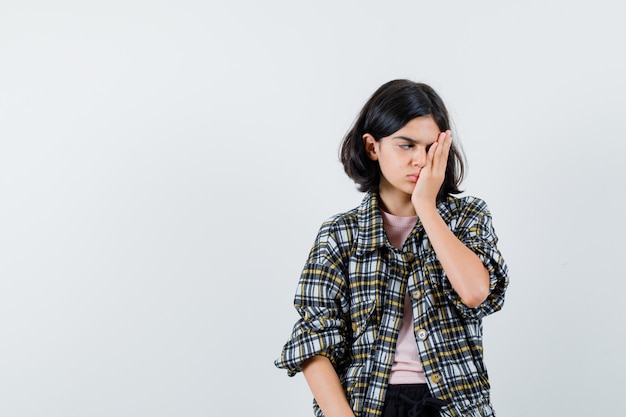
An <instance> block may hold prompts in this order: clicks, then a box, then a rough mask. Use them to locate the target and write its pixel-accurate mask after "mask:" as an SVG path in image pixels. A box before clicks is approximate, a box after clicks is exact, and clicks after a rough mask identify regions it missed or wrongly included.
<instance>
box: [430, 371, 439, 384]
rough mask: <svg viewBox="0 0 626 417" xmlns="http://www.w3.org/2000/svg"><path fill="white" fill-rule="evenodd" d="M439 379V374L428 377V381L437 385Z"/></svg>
mask: <svg viewBox="0 0 626 417" xmlns="http://www.w3.org/2000/svg"><path fill="white" fill-rule="evenodd" d="M441 378H442V377H441V374H440V373H439V372H435V373H434V374H432V375H431V376H430V380H431V381H432V382H434V383H435V384H438V383H439V382H441Z"/></svg>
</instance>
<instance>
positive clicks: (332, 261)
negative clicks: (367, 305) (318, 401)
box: [274, 226, 348, 376]
mask: <svg viewBox="0 0 626 417" xmlns="http://www.w3.org/2000/svg"><path fill="white" fill-rule="evenodd" d="M340 254H341V251H339V250H338V248H337V245H336V243H335V241H334V240H333V239H332V237H331V236H330V235H329V233H328V228H327V227H324V226H323V227H322V229H321V230H320V233H319V234H318V238H317V240H316V242H315V245H314V246H313V249H312V250H311V253H310V255H309V259H308V261H307V263H306V265H305V266H304V268H303V270H302V274H301V276H300V279H299V282H298V287H297V289H296V295H295V297H294V306H295V308H296V310H297V312H298V314H299V315H300V319H299V320H298V321H297V322H296V324H295V325H294V327H293V331H292V333H291V336H290V338H289V339H288V341H287V343H286V344H285V345H284V347H283V350H282V353H281V356H280V358H279V359H277V360H276V361H275V362H274V363H275V365H276V366H277V367H278V368H280V369H286V370H287V372H288V374H289V376H293V375H295V374H296V373H298V372H300V371H301V370H302V364H303V363H304V362H305V361H306V360H307V359H309V358H311V357H313V356H315V355H322V356H325V357H327V358H329V359H330V361H331V362H332V363H333V365H334V366H335V368H337V367H338V366H341V364H342V361H343V358H344V357H345V353H346V344H347V342H346V339H347V338H346V318H345V317H346V311H347V309H348V303H347V300H346V296H345V292H346V281H345V279H344V274H343V272H342V266H341V260H340Z"/></svg>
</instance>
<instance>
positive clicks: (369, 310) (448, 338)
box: [275, 193, 508, 417]
mask: <svg viewBox="0 0 626 417" xmlns="http://www.w3.org/2000/svg"><path fill="white" fill-rule="evenodd" d="M437 210H438V211H439V214H440V215H441V217H442V218H443V220H444V221H445V222H446V224H448V226H449V227H450V229H451V230H452V231H453V232H454V234H455V235H456V236H457V237H458V238H459V239H460V240H461V241H462V242H463V243H464V244H465V245H466V246H467V247H469V248H470V249H472V250H473V251H474V252H475V253H476V254H477V255H478V256H479V257H480V258H481V260H482V261H483V263H484V264H485V266H486V267H487V269H488V270H489V273H490V280H491V291H490V294H489V297H488V298H487V300H486V301H485V302H484V303H482V304H481V305H480V306H478V307H476V308H469V307H467V306H466V305H465V304H463V302H462V301H461V299H460V298H459V297H458V295H457V294H456V293H455V291H454V289H453V288H452V286H451V284H450V282H449V281H448V279H447V278H446V274H445V272H444V270H443V268H442V267H441V264H440V263H439V261H438V260H437V256H436V255H435V252H434V250H433V247H432V246H431V244H430V241H429V239H428V236H427V235H426V233H425V231H424V228H423V227H422V225H421V223H420V221H419V220H418V221H417V224H416V225H415V228H414V229H413V231H412V232H411V233H410V234H409V237H408V238H407V240H406V242H405V243H404V246H403V247H402V249H401V250H398V249H396V248H394V247H393V246H392V245H391V244H390V243H389V242H388V240H387V237H386V235H385V231H384V229H383V223H382V217H381V215H380V212H379V208H378V196H377V194H375V193H367V194H366V195H365V198H364V199H363V201H362V203H361V205H360V206H359V207H357V208H355V209H353V210H351V211H349V212H347V213H343V214H339V215H336V216H334V217H333V218H331V219H329V220H328V221H326V222H324V224H323V225H322V227H321V229H320V231H319V233H318V236H317V239H316V241H315V244H314V245H313V248H312V250H311V252H310V254H309V258H308V260H307V262H306V265H305V267H304V269H303V271H302V275H301V277H300V280H299V283H298V287H297V291H296V295H295V299H294V305H295V307H296V309H297V311H298V313H299V314H300V316H301V318H300V319H299V320H298V322H297V323H296V324H295V326H294V329H293V333H292V335H291V337H290V338H289V340H288V341H287V343H286V344H285V346H284V348H283V351H282V355H281V357H280V358H279V359H277V360H276V362H275V364H276V366H277V367H279V368H281V369H286V370H287V371H288V374H289V375H290V376H293V375H295V374H296V373H297V372H299V371H300V370H301V365H302V363H303V362H304V361H305V360H307V359H308V358H310V357H312V356H314V355H323V356H326V357H328V358H329V359H330V360H331V362H332V363H333V365H334V366H335V369H336V371H337V373H338V375H339V378H340V380H341V383H342V385H343V387H344V389H345V391H346V395H347V397H348V399H349V401H350V404H351V405H352V408H353V410H354V413H355V414H356V416H357V417H374V416H380V415H381V413H382V408H383V405H384V400H385V394H386V391H387V385H388V383H387V381H388V378H389V374H390V371H391V365H392V363H393V356H394V350H395V344H396V340H397V338H398V332H399V330H400V326H401V322H402V315H403V307H404V295H405V293H406V292H407V291H408V292H409V295H410V296H411V299H412V304H413V317H414V332H415V341H416V343H417V346H418V351H419V354H420V359H421V361H422V364H423V367H424V373H425V375H426V378H427V381H428V387H429V389H430V392H431V393H432V395H433V396H435V397H437V398H440V399H442V400H444V401H446V402H447V405H446V406H444V407H443V409H442V410H441V415H442V416H493V415H495V414H494V411H493V407H492V405H491V402H490V399H489V380H488V376H487V371H486V369H485V366H484V364H483V346H482V322H481V320H482V318H483V317H485V316H486V315H488V314H491V313H493V312H495V311H498V310H499V309H500V308H502V305H503V303H504V293H505V290H506V287H507V285H508V271H507V267H506V264H505V263H504V260H503V259H502V256H501V254H500V251H499V250H498V249H497V246H496V243H497V240H498V239H497V237H496V234H495V232H494V229H493V226H492V221H491V215H490V213H489V210H488V208H487V206H486V204H485V202H484V201H482V200H480V199H477V198H474V197H463V198H457V197H452V196H450V197H448V198H447V199H446V200H445V201H442V202H440V203H439V204H438V206H437ZM314 412H315V415H316V416H318V417H323V414H322V412H321V410H320V409H319V407H318V406H317V404H316V403H315V402H314Z"/></svg>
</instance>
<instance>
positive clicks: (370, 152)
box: [363, 133, 378, 161]
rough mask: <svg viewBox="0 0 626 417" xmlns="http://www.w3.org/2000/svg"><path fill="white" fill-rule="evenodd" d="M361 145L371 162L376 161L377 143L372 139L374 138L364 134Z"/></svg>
mask: <svg viewBox="0 0 626 417" xmlns="http://www.w3.org/2000/svg"><path fill="white" fill-rule="evenodd" d="M363 144H364V145H365V152H367V156H369V158H370V159H371V160H372V161H378V142H376V139H374V136H372V135H370V134H369V133H366V134H364V135H363Z"/></svg>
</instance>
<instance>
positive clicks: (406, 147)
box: [400, 143, 415, 149]
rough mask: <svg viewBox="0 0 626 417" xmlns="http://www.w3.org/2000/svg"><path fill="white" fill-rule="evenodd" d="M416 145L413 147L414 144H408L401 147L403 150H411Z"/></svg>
mask: <svg viewBox="0 0 626 417" xmlns="http://www.w3.org/2000/svg"><path fill="white" fill-rule="evenodd" d="M414 146H415V145H413V144H412V143H406V144H404V145H400V148H401V149H411V148H413V147H414Z"/></svg>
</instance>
